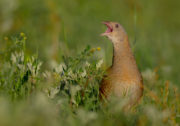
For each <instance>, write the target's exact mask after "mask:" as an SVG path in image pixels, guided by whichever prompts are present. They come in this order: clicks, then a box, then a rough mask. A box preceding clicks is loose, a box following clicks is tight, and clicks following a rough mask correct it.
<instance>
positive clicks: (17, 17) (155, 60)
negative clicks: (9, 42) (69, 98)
mask: <svg viewBox="0 0 180 126" xmlns="http://www.w3.org/2000/svg"><path fill="white" fill-rule="evenodd" d="M107 20H108V21H118V22H119V23H121V24H122V25H123V26H124V28H125V29H126V31H127V33H128V35H129V40H130V42H131V45H132V48H133V50H134V53H135V57H136V60H137V63H138V66H139V67H140V69H141V71H145V70H147V69H153V70H155V71H157V72H158V73H159V74H158V75H159V76H160V77H161V78H162V79H164V80H171V81H172V82H173V83H175V84H177V85H179V86H180V84H179V82H180V81H179V78H180V74H179V70H180V65H179V63H180V58H179V54H180V30H179V29H180V1H179V0H149V1H147V0H137V1H135V0H111V1H110V0H29V1H28V0H0V49H1V50H3V46H4V43H5V42H6V41H5V40H4V38H5V37H6V36H7V37H10V36H11V35H14V34H16V33H20V32H24V33H25V34H26V35H27V52H26V53H27V54H35V53H37V52H38V55H39V56H40V58H41V60H42V61H43V68H48V69H50V68H52V67H53V65H54V64H56V63H59V62H60V61H61V60H62V56H63V55H67V56H73V55H76V54H77V53H78V52H80V51H82V49H84V48H85V47H86V46H87V45H91V46H92V47H101V49H102V50H101V52H100V53H98V54H97V57H101V58H103V59H104V61H105V66H106V67H107V66H109V65H111V57H112V45H111V43H110V42H109V40H107V39H106V38H103V37H100V34H101V33H102V32H104V31H105V29H106V28H105V26H104V25H102V24H101V22H102V21H107Z"/></svg>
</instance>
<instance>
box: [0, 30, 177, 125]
mask: <svg viewBox="0 0 180 126" xmlns="http://www.w3.org/2000/svg"><path fill="white" fill-rule="evenodd" d="M5 41H6V45H5V48H6V51H4V52H2V54H1V61H3V62H1V71H0V106H1V107H0V125H2V126H5V125H6V126H10V125H18V126H24V125H26V126H28V125H29V126H31V125H37V126H40V125H44V126H46V125H47V126H49V125H52V126H56V125H72V126H75V125H122V126H124V125H128V126H131V125H132V126H134V125H137V126H147V125H154V126H157V125H158V126H161V125H162V126H166V125H167V126H170V125H174V126H178V125H179V123H180V117H179V116H180V99H179V97H180V93H179V91H178V87H177V86H176V85H174V84H172V83H171V82H170V81H168V80H166V81H163V80H161V79H159V78H158V73H157V71H156V70H151V69H149V70H146V71H144V72H143V73H142V74H143V78H144V83H145V85H144V86H145V88H144V89H145V90H144V95H143V98H142V100H141V102H140V103H139V104H138V105H137V106H135V107H134V108H132V109H131V110H129V111H123V104H124V103H125V101H124V100H123V99H121V100H119V99H112V100H110V101H106V102H105V103H102V102H101V101H100V99H99V83H100V81H101V79H102V76H103V75H104V73H105V70H104V68H103V67H102V64H103V60H102V59H94V55H95V54H98V53H99V51H100V47H98V48H90V46H88V47H86V48H85V49H84V51H82V52H81V53H80V54H79V55H77V56H74V57H63V62H60V63H59V64H57V66H56V67H54V69H52V70H47V69H42V66H41V65H42V64H43V62H42V61H40V60H39V57H38V54H35V55H34V56H31V55H29V56H28V55H26V53H25V51H26V46H25V45H26V35H25V34H23V33H20V34H17V35H16V36H15V37H11V38H8V39H7V38H6V39H5Z"/></svg>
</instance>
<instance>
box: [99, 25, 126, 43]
mask: <svg viewBox="0 0 180 126" xmlns="http://www.w3.org/2000/svg"><path fill="white" fill-rule="evenodd" d="M103 24H105V25H106V26H107V30H106V31H105V32H104V33H102V34H101V36H106V37H108V38H109V39H110V40H111V41H112V42H113V43H117V42H120V41H123V40H124V37H125V36H126V32H125V31H124V28H123V27H122V26H121V25H120V24H119V23H117V22H109V21H106V22H103Z"/></svg>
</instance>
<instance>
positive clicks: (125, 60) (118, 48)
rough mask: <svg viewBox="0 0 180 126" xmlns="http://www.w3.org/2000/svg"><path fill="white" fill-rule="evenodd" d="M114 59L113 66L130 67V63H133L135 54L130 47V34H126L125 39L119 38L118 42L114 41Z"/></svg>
mask: <svg viewBox="0 0 180 126" xmlns="http://www.w3.org/2000/svg"><path fill="white" fill-rule="evenodd" d="M113 43H114V44H113V61H112V67H114V68H116V69H117V68H119V67H126V66H127V67H128V66H129V65H133V64H132V62H134V61H135V60H134V56H133V53H132V51H131V48H130V44H129V41H128V36H127V35H126V36H124V37H123V39H121V40H118V42H113Z"/></svg>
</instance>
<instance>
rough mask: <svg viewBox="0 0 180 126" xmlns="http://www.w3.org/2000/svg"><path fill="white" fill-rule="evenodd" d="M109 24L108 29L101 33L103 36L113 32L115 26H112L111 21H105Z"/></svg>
mask: <svg viewBox="0 0 180 126" xmlns="http://www.w3.org/2000/svg"><path fill="white" fill-rule="evenodd" d="M103 24H105V25H106V26H107V30H106V31H105V32H104V33H103V34H101V35H102V36H104V35H107V34H108V33H111V32H112V31H113V28H112V27H111V25H110V23H109V22H103Z"/></svg>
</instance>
